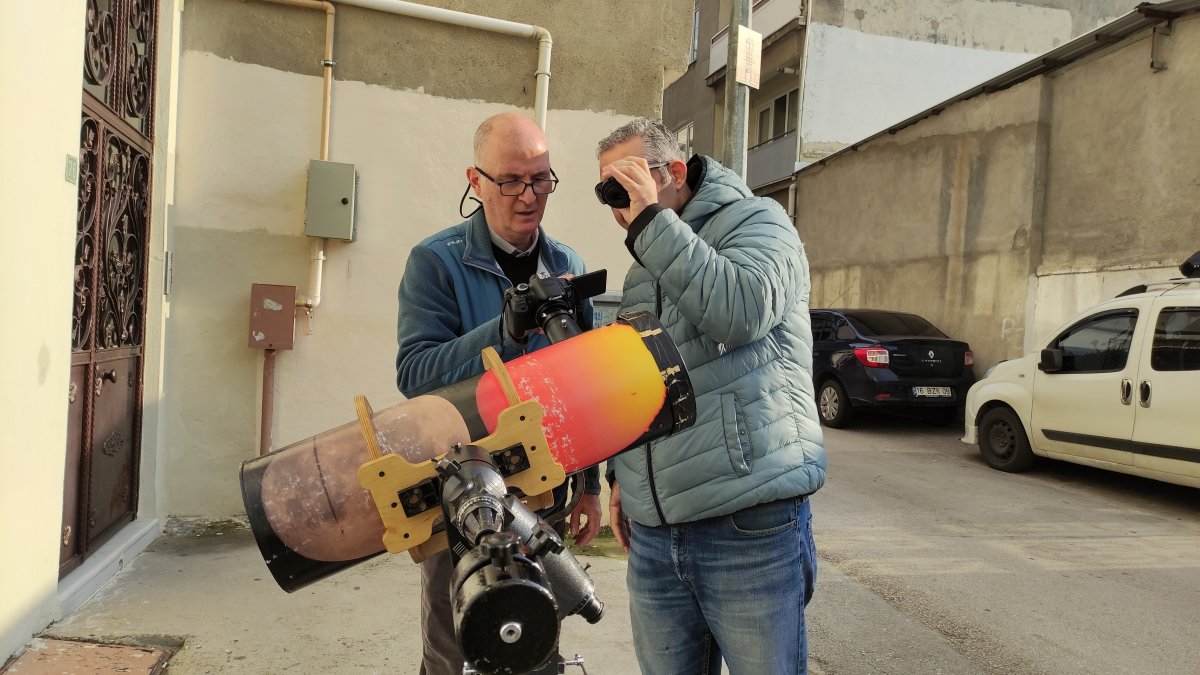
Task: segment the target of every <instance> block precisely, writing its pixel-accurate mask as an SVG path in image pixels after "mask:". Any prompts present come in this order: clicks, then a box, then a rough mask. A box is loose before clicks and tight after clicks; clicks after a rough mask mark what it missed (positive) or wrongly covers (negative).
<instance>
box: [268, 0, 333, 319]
mask: <svg viewBox="0 0 1200 675" xmlns="http://www.w3.org/2000/svg"><path fill="white" fill-rule="evenodd" d="M262 1H263V2H272V3H275V4H277V5H289V6H291V7H302V8H305V9H316V10H320V11H322V12H325V58H323V59H322V60H321V67H322V68H324V70H325V73H324V81H323V82H322V88H321V156H320V159H321V160H322V161H325V160H328V159H329V108H330V101H331V99H332V98H333V65H334V61H333V23H334V17H335V16H336V14H337V10H336V9H334V6H333V3H332V2H325V1H324V0H262ZM310 250H311V255H310V268H309V273H308V296H307V297H302V298H300V297H298V298H296V306H297V307H303V308H304V311H305V313H307V314H308V316H309V318H310V319H311V318H312V311H313V310H314V309H316V307H317V305H319V304H321V276H322V274H323V272H324V267H325V238H324V237H313V239H312V243H311V245H310Z"/></svg>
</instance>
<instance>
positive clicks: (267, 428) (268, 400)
mask: <svg viewBox="0 0 1200 675" xmlns="http://www.w3.org/2000/svg"><path fill="white" fill-rule="evenodd" d="M259 424H260V425H261V426H260V427H259V430H258V456H259V457H262V456H263V455H265V454H267V453H269V452H271V444H272V442H273V441H272V440H271V435H272V434H271V432H272V429H273V428H274V426H275V350H274V349H264V350H263V390H262V419H261V421H260V422H259Z"/></svg>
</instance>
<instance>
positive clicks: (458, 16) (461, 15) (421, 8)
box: [337, 0, 554, 131]
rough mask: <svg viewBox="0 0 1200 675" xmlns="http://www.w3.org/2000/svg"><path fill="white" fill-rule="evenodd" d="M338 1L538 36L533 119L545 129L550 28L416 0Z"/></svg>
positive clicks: (446, 21)
mask: <svg viewBox="0 0 1200 675" xmlns="http://www.w3.org/2000/svg"><path fill="white" fill-rule="evenodd" d="M337 2H338V3H339V4H342V5H354V6H356V7H363V8H366V9H374V10H378V11H380V12H389V13H391V14H400V15H403V16H411V17H414V18H417V19H425V20H427V21H437V22H439V23H449V24H453V25H455V26H465V27H467V28H477V29H479V30H486V31H491V32H493V33H504V34H506V35H515V36H517V37H526V38H537V39H538V64H537V71H536V72H535V73H534V76H535V77H536V78H537V83H536V86H535V88H534V95H533V121H534V122H536V123H537V125H538V126H539V127H541V128H542V130H543V131H545V129H546V109H547V102H548V101H549V97H550V48H551V47H552V46H553V44H554V41H553V39H552V38H551V37H550V31H548V30H546V29H545V28H542V27H541V26H533V25H530V24H527V23H516V22H515V21H505V20H504V19H493V18H492V17H490V16H480V15H478V14H468V13H466V12H456V11H454V10H452V9H442V8H441V7H429V6H427V5H418V4H417V3H415V2H404V1H403V0H337Z"/></svg>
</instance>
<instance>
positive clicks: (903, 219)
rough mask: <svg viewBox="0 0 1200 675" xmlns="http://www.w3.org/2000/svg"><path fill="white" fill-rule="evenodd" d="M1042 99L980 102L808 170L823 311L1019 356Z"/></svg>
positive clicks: (802, 209) (809, 233) (801, 186)
mask: <svg viewBox="0 0 1200 675" xmlns="http://www.w3.org/2000/svg"><path fill="white" fill-rule="evenodd" d="M1039 93H1040V82H1036V81H1034V82H1026V83H1024V84H1022V85H1020V86H1019V87H1016V88H1014V89H1013V90H1010V91H1009V92H1006V94H1003V95H993V96H988V97H979V98H976V99H972V100H970V101H967V102H965V103H962V104H960V105H958V106H955V107H953V108H951V109H949V110H947V111H946V112H945V113H943V114H942V115H940V116H938V117H936V118H931V119H929V120H926V122H925V123H922V124H918V125H915V126H912V127H909V128H907V129H905V130H903V131H901V132H900V133H898V134H896V135H895V136H891V137H887V138H885V139H881V140H880V141H877V142H875V143H872V144H870V145H869V146H868V149H867V150H865V151H860V152H857V153H852V154H850V155H848V156H846V157H845V158H843V159H835V160H834V161H832V162H830V163H829V164H828V165H826V166H821V167H815V168H813V169H810V170H808V171H805V172H802V173H801V174H800V175H799V182H798V195H797V199H798V202H797V203H798V208H797V223H798V225H797V227H798V228H799V230H800V235H801V238H802V239H803V240H804V241H805V244H806V245H807V248H808V256H809V261H810V263H811V265H812V272H813V306H816V307H821V306H826V307H828V306H840V307H879V308H886V309H897V310H903V311H911V312H915V313H917V314H920V315H922V316H924V317H925V318H927V319H929V320H930V321H932V322H933V323H934V324H935V325H937V326H938V327H940V328H941V329H942V330H943V331H945V332H947V333H948V334H950V335H952V336H955V337H964V338H968V339H969V341H970V343H971V346H972V348H973V349H974V350H975V352H976V354H977V355H979V357H980V358H981V360H985V359H989V358H990V359H993V360H994V359H995V358H997V357H996V355H997V354H1006V353H1008V352H1011V351H1014V350H1015V351H1019V350H1020V349H1021V341H1022V338H1023V334H1024V333H1023V324H1024V307H1025V297H1026V288H1025V279H1026V276H1027V275H1028V273H1029V260H1028V256H1029V247H1028V240H1029V231H1030V229H1031V228H1032V218H1033V211H1032V208H1031V206H1030V205H1031V203H1032V201H1033V200H1034V199H1035V194H1036V189H1037V188H1036V184H1035V181H1034V177H1033V176H1031V175H1030V167H1031V166H1032V165H1033V157H1034V153H1035V148H1036V145H1037V139H1038V129H1039V126H1038V112H1039ZM984 367H986V366H984Z"/></svg>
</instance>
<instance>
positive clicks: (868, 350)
mask: <svg viewBox="0 0 1200 675" xmlns="http://www.w3.org/2000/svg"><path fill="white" fill-rule="evenodd" d="M854 355H855V356H857V357H858V360H859V362H860V363H862V364H863V365H864V366H866V367H868V368H887V367H888V361H889V358H888V350H886V349H883V348H881V347H856V348H855V349H854Z"/></svg>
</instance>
